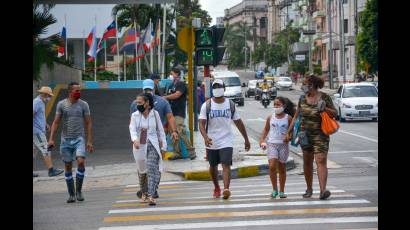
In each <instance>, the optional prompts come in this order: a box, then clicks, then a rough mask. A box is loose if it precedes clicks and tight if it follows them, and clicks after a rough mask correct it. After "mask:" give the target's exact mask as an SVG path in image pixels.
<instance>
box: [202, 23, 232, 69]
mask: <svg viewBox="0 0 410 230" xmlns="http://www.w3.org/2000/svg"><path fill="white" fill-rule="evenodd" d="M224 32H225V28H224V27H216V26H212V27H205V28H199V29H197V30H196V31H195V62H196V65H198V66H201V65H213V66H217V65H218V64H219V62H220V61H221V60H222V58H223V55H224V52H225V47H224V46H223V44H222V38H223V34H224Z"/></svg>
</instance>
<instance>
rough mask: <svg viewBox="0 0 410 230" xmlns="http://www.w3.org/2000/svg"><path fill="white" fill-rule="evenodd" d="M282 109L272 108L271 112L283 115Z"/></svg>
mask: <svg viewBox="0 0 410 230" xmlns="http://www.w3.org/2000/svg"><path fill="white" fill-rule="evenodd" d="M283 110H284V109H283V107H278V108H273V112H274V113H275V114H281V113H283Z"/></svg>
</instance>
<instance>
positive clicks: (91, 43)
mask: <svg viewBox="0 0 410 230" xmlns="http://www.w3.org/2000/svg"><path fill="white" fill-rule="evenodd" d="M95 30H96V29H95V26H94V27H93V29H92V30H91V32H90V34H89V35H88V37H87V44H88V47H89V49H88V52H87V54H88V56H91V57H93V58H95V57H96V56H97V42H98V41H97V37H96V35H95V34H96V33H95Z"/></svg>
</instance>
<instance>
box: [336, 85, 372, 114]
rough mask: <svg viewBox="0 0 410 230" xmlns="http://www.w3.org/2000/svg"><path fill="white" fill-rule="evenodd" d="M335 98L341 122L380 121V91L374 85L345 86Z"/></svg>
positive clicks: (342, 86) (340, 88) (341, 87)
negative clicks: (357, 120) (356, 120)
mask: <svg viewBox="0 0 410 230" xmlns="http://www.w3.org/2000/svg"><path fill="white" fill-rule="evenodd" d="M333 96H334V99H333V102H334V105H335V107H336V109H337V112H338V118H339V120H340V121H346V120H355V119H372V120H374V121H376V120H377V119H378V111H379V97H378V90H377V88H376V87H375V86H374V85H373V84H371V83H365V82H361V83H348V84H343V85H341V86H340V87H339V89H338V91H337V93H336V94H334V95H333Z"/></svg>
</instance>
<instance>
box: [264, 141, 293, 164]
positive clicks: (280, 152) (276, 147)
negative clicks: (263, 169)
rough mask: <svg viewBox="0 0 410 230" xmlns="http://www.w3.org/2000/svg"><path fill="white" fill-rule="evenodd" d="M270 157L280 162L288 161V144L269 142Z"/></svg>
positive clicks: (268, 153)
mask: <svg viewBox="0 0 410 230" xmlns="http://www.w3.org/2000/svg"><path fill="white" fill-rule="evenodd" d="M267 149H268V152H267V155H268V159H269V160H270V159H278V160H279V162H280V163H286V161H287V160H288V157H289V145H288V144H272V143H268V148H267Z"/></svg>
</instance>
